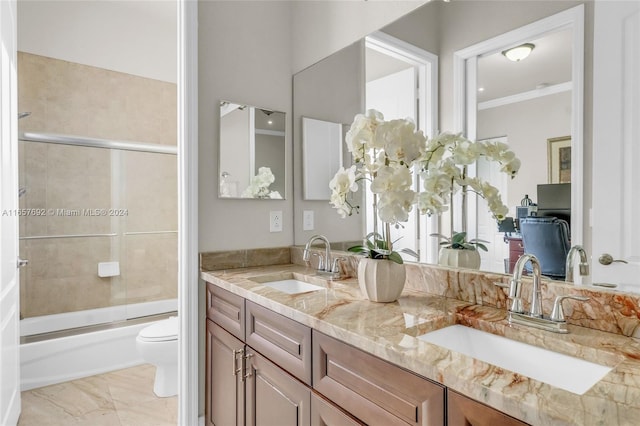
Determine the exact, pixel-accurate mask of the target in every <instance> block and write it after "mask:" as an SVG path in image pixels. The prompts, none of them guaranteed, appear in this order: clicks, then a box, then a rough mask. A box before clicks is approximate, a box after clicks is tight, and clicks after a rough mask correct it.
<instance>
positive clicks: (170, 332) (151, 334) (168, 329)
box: [138, 317, 178, 342]
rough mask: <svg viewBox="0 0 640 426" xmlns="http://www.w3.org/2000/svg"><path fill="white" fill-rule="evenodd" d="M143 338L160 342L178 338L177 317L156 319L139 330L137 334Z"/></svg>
mask: <svg viewBox="0 0 640 426" xmlns="http://www.w3.org/2000/svg"><path fill="white" fill-rule="evenodd" d="M138 337H140V338H141V339H143V340H146V341H153V342H161V341H166V340H176V339H177V338H178V317H171V318H167V319H165V320H162V321H158V322H156V323H154V324H152V325H150V326H148V327H145V328H143V329H142V330H140V333H139V334H138Z"/></svg>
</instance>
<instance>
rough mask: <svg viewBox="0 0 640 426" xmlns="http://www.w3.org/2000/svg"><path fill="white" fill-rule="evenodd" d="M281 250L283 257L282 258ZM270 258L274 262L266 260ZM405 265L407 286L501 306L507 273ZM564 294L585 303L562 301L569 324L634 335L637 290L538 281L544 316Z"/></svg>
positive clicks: (204, 258) (639, 302)
mask: <svg viewBox="0 0 640 426" xmlns="http://www.w3.org/2000/svg"><path fill="white" fill-rule="evenodd" d="M302 251H303V248H302V247H298V246H294V247H290V248H278V249H255V250H240V251H234V252H215V253H202V254H201V255H200V259H201V261H200V265H201V270H216V269H231V268H241V267H250V266H265V265H269V264H272V265H273V264H286V263H289V262H290V263H294V264H298V265H305V262H304V260H302ZM287 252H289V253H287ZM287 255H288V256H289V259H287ZM333 256H334V257H335V256H340V257H344V258H345V260H344V261H343V262H340V267H341V272H342V274H343V276H348V277H355V276H356V275H357V269H358V262H359V260H360V257H359V256H356V255H351V254H349V253H345V252H335V253H333ZM250 259H252V260H250ZM270 259H273V260H274V261H273V262H270V263H268V262H269V260H270ZM232 260H233V261H232ZM241 265H242V266H241ZM406 267H407V282H406V286H405V288H407V289H411V290H415V291H421V292H425V293H430V294H436V295H440V296H445V297H448V298H452V299H457V300H461V301H464V302H469V303H473V304H477V305H481V306H488V307H493V308H498V309H505V310H506V309H507V306H508V297H507V296H508V293H509V288H508V286H509V279H510V276H508V275H504V274H495V273H487V272H480V271H474V270H470V269H453V268H446V267H442V266H437V265H427V264H418V263H407V264H406ZM496 284H497V285H496ZM531 286H532V282H531V279H528V278H525V279H524V283H523V289H522V299H523V301H524V304H525V309H528V308H529V306H528V303H529V300H530V299H531ZM569 294H571V295H579V296H586V297H589V298H590V300H589V301H587V302H577V301H574V300H566V301H565V302H564V312H565V317H566V318H567V321H568V322H569V323H570V324H574V325H579V326H582V327H586V328H591V329H595V330H601V331H606V332H609V333H615V334H622V335H625V336H631V337H640V327H639V325H640V295H634V294H630V293H619V292H613V291H609V290H599V289H598V290H596V289H592V288H589V287H582V286H575V285H572V284H565V283H564V282H561V281H549V280H542V299H543V300H542V306H543V311H544V312H545V313H546V314H547V315H548V314H549V313H550V312H551V309H552V307H553V301H554V300H555V298H556V296H564V295H569Z"/></svg>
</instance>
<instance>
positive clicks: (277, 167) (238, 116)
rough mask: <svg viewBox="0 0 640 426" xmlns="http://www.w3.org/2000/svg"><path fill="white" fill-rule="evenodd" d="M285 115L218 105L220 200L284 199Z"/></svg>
mask: <svg viewBox="0 0 640 426" xmlns="http://www.w3.org/2000/svg"><path fill="white" fill-rule="evenodd" d="M285 118H286V117H285V113H284V112H278V111H273V110H271V109H267V108H259V107H255V106H252V105H246V104H242V103H237V102H230V101H222V102H220V165H219V169H218V170H219V174H218V179H219V181H218V182H219V184H218V196H219V197H220V198H245V199H246V198H249V199H283V198H285V196H286V194H285V187H286V185H285V182H286V181H285V179H286V164H285V157H286V154H285V143H286V138H285V125H286V121H285Z"/></svg>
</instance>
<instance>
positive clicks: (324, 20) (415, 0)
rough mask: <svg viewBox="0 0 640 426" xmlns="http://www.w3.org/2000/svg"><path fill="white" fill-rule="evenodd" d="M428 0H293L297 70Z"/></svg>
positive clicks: (294, 66) (294, 52)
mask: <svg viewBox="0 0 640 426" xmlns="http://www.w3.org/2000/svg"><path fill="white" fill-rule="evenodd" d="M427 1H428V0H409V1H407V0H405V1H370V2H361V1H318V0H312V1H293V2H291V3H292V9H291V10H292V19H291V28H292V40H293V46H292V48H293V58H292V63H293V71H294V73H295V72H298V71H301V70H303V69H304V68H306V67H308V66H310V65H312V64H314V63H316V62H318V61H320V60H322V59H323V58H325V57H327V56H329V55H331V54H332V53H334V52H337V51H338V50H340V49H342V48H344V47H346V46H348V45H350V44H351V43H354V42H355V41H357V40H359V39H361V38H362V37H364V36H366V35H368V34H369V33H371V32H372V31H376V30H378V29H380V28H382V27H383V26H385V25H387V24H388V23H390V22H392V21H394V20H396V19H398V18H400V17H401V16H403V15H405V14H407V13H409V12H411V11H412V10H414V9H416V8H417V7H420V6H421V5H423V4H424V3H427Z"/></svg>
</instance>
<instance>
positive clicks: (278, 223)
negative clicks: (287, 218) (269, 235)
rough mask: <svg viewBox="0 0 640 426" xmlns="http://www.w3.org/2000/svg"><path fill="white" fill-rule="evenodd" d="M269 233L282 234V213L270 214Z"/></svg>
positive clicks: (274, 212)
mask: <svg viewBox="0 0 640 426" xmlns="http://www.w3.org/2000/svg"><path fill="white" fill-rule="evenodd" d="M269 232H282V211H281V210H279V211H271V212H269Z"/></svg>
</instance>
